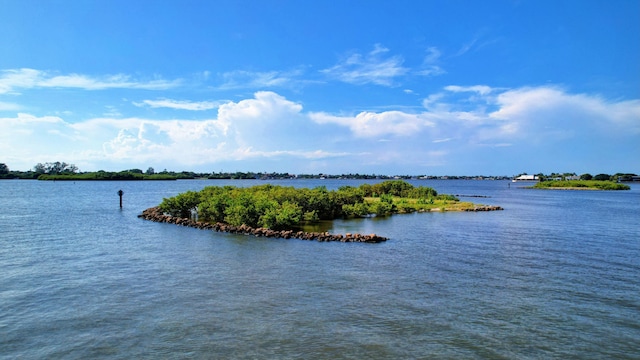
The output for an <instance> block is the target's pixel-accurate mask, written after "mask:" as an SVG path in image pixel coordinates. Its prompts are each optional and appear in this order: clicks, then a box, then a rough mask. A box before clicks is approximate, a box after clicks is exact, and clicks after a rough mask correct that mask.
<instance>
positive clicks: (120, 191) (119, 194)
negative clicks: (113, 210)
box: [118, 189, 124, 209]
mask: <svg viewBox="0 0 640 360" xmlns="http://www.w3.org/2000/svg"><path fill="white" fill-rule="evenodd" d="M123 194H124V191H122V189H120V190H118V196H120V209H122V195H123Z"/></svg>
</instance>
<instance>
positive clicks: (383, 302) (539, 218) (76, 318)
mask: <svg viewBox="0 0 640 360" xmlns="http://www.w3.org/2000/svg"><path fill="white" fill-rule="evenodd" d="M262 183H264V182H260V181H236V182H234V181H204V180H203V181H200V180H190V181H173V182H164V181H161V182H76V183H73V182H40V181H25V180H22V181H14V180H6V181H0V358H2V359H18V358H22V359H45V358H46V359H52V358H65V359H86V358H106V359H132V358H136V359H140V358H142V359H144V358H149V359H157V358H190V359H191V358H196V359H197V358H218V359H330V358H335V359H417V358H439V359H447V358H449V359H461V358H465V359H501V358H502V359H516V358H517V359H549V358H555V359H572V358H573V359H605V358H607V359H614V358H617V359H624V358H628V359H632V358H635V359H638V358H639V357H640V186H639V185H638V184H634V185H632V190H631V191H621V192H603V191H544V190H528V189H522V188H519V186H521V184H511V186H510V187H509V186H508V185H509V183H507V182H504V181H455V180H448V181H416V182H415V183H416V184H420V185H426V186H432V187H434V188H435V189H436V190H438V191H439V192H440V193H449V194H460V195H482V196H489V197H488V198H464V197H463V198H462V200H468V201H473V202H478V203H483V204H492V205H493V204H495V205H500V206H502V207H504V208H505V210H504V211H498V212H486V213H456V212H446V213H422V214H410V215H396V216H392V217H389V218H385V219H364V220H351V221H336V222H334V223H333V226H332V228H331V229H330V231H331V232H336V233H346V232H360V233H377V234H379V235H382V236H386V237H389V238H390V240H389V241H387V242H386V243H381V244H354V243H319V242H315V241H302V240H282V239H266V238H256V237H250V236H244V235H230V234H224V233H216V232H212V231H204V230H197V229H191V228H185V227H178V226H175V225H169V224H159V223H153V222H149V221H144V220H141V219H138V218H137V215H138V214H139V213H140V212H142V210H144V209H145V208H148V207H151V206H155V205H157V204H159V203H160V202H161V201H162V198H163V197H168V196H173V195H176V194H178V193H180V192H183V191H186V190H200V189H202V188H203V187H204V186H207V185H223V184H234V185H238V186H249V185H255V184H262ZM274 183H276V184H281V185H292V186H306V187H314V186H317V185H325V186H327V187H328V188H330V189H333V188H337V187H338V186H341V185H345V184H350V185H358V184H360V182H357V181H338V180H324V181H323V180H296V181H275V182H274ZM119 189H122V190H123V191H124V197H123V202H124V208H123V209H122V210H121V209H120V208H119V204H118V196H117V191H118V190H119Z"/></svg>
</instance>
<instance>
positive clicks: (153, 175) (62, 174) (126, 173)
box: [0, 161, 637, 181]
mask: <svg viewBox="0 0 640 360" xmlns="http://www.w3.org/2000/svg"><path fill="white" fill-rule="evenodd" d="M44 175H46V176H44ZM54 175H55V176H54ZM519 175H526V173H521V174H519ZM536 175H537V176H538V177H539V179H540V180H542V181H545V180H574V179H576V178H579V179H580V180H610V181H632V177H634V176H636V177H637V175H636V174H631V173H616V174H612V175H611V174H597V175H594V176H592V175H591V174H588V173H586V174H582V175H580V176H577V175H576V173H551V174H548V175H545V174H542V173H540V174H536ZM514 177H515V176H514ZM512 178H513V177H512V176H486V175H473V176H456V175H448V176H435V175H376V174H359V173H355V174H353V173H349V174H340V175H337V174H323V173H319V174H291V173H279V172H251V171H249V172H241V171H236V172H222V171H221V172H211V173H206V172H193V171H181V172H175V171H167V170H166V169H165V170H163V171H161V172H156V171H155V170H154V168H152V167H149V168H148V169H147V170H146V171H143V170H141V169H129V170H123V171H116V172H111V171H103V170H100V171H93V172H80V171H78V168H77V167H76V166H75V165H73V164H67V163H65V162H60V161H56V162H52V163H44V164H42V163H38V164H36V165H35V166H34V167H33V170H29V171H11V170H10V169H9V167H8V166H7V165H6V164H4V163H0V179H41V180H175V179H225V180H245V179H247V180H256V179H260V180H281V179H357V180H393V179H403V180H408V179H421V180H509V179H512Z"/></svg>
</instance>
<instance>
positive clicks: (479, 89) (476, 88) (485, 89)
mask: <svg viewBox="0 0 640 360" xmlns="http://www.w3.org/2000/svg"><path fill="white" fill-rule="evenodd" d="M444 89H445V90H447V91H451V92H475V93H478V94H480V95H487V94H489V93H490V92H491V91H492V90H493V89H492V88H491V87H489V86H486V85H473V86H459V85H449V86H445V88H444Z"/></svg>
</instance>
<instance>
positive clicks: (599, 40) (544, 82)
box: [0, 0, 640, 175]
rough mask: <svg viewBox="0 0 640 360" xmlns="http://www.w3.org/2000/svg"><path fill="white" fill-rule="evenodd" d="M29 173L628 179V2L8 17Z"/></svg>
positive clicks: (17, 156) (284, 4)
mask: <svg viewBox="0 0 640 360" xmlns="http://www.w3.org/2000/svg"><path fill="white" fill-rule="evenodd" d="M0 9H1V11H0V54H1V55H0V162H3V163H6V164H7V165H8V166H9V168H10V169H12V170H29V169H31V168H32V167H33V166H34V165H35V164H37V163H39V162H42V163H44V162H53V161H64V162H67V163H73V164H75V165H76V166H78V167H79V168H80V170H81V171H95V170H124V169H130V168H139V169H143V170H146V169H147V168H148V167H154V168H155V169H156V170H157V171H158V170H162V169H169V170H175V171H182V170H190V171H199V172H200V171H201V172H213V171H215V172H217V171H256V172H257V171H277V172H290V173H330V174H340V173H367V174H387V175H394V174H416V175H419V174H426V175H481V174H484V175H514V174H519V173H521V172H528V173H539V172H543V173H551V172H576V173H578V174H580V173H585V172H590V173H601V172H605V173H615V172H634V173H640V2H638V1H636V0H617V1H608V0H601V1H600V0H599V1H593V0H579V1H570V0H561V1H546V0H536V1H526V0H521V1H516V0H514V1H472V0H466V1H461V0H452V1H419V0H415V1H402V0H399V1H398V0H396V1H374V0H367V1H361V0H353V1H326V0H325V1H315V0H305V1H299V0H297V1H275V0H264V1H145V0H139V1H119V0H104V1H90V0H79V1H68V0H61V1H46V0H37V1H36V0H20V1H18V0H0Z"/></svg>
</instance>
